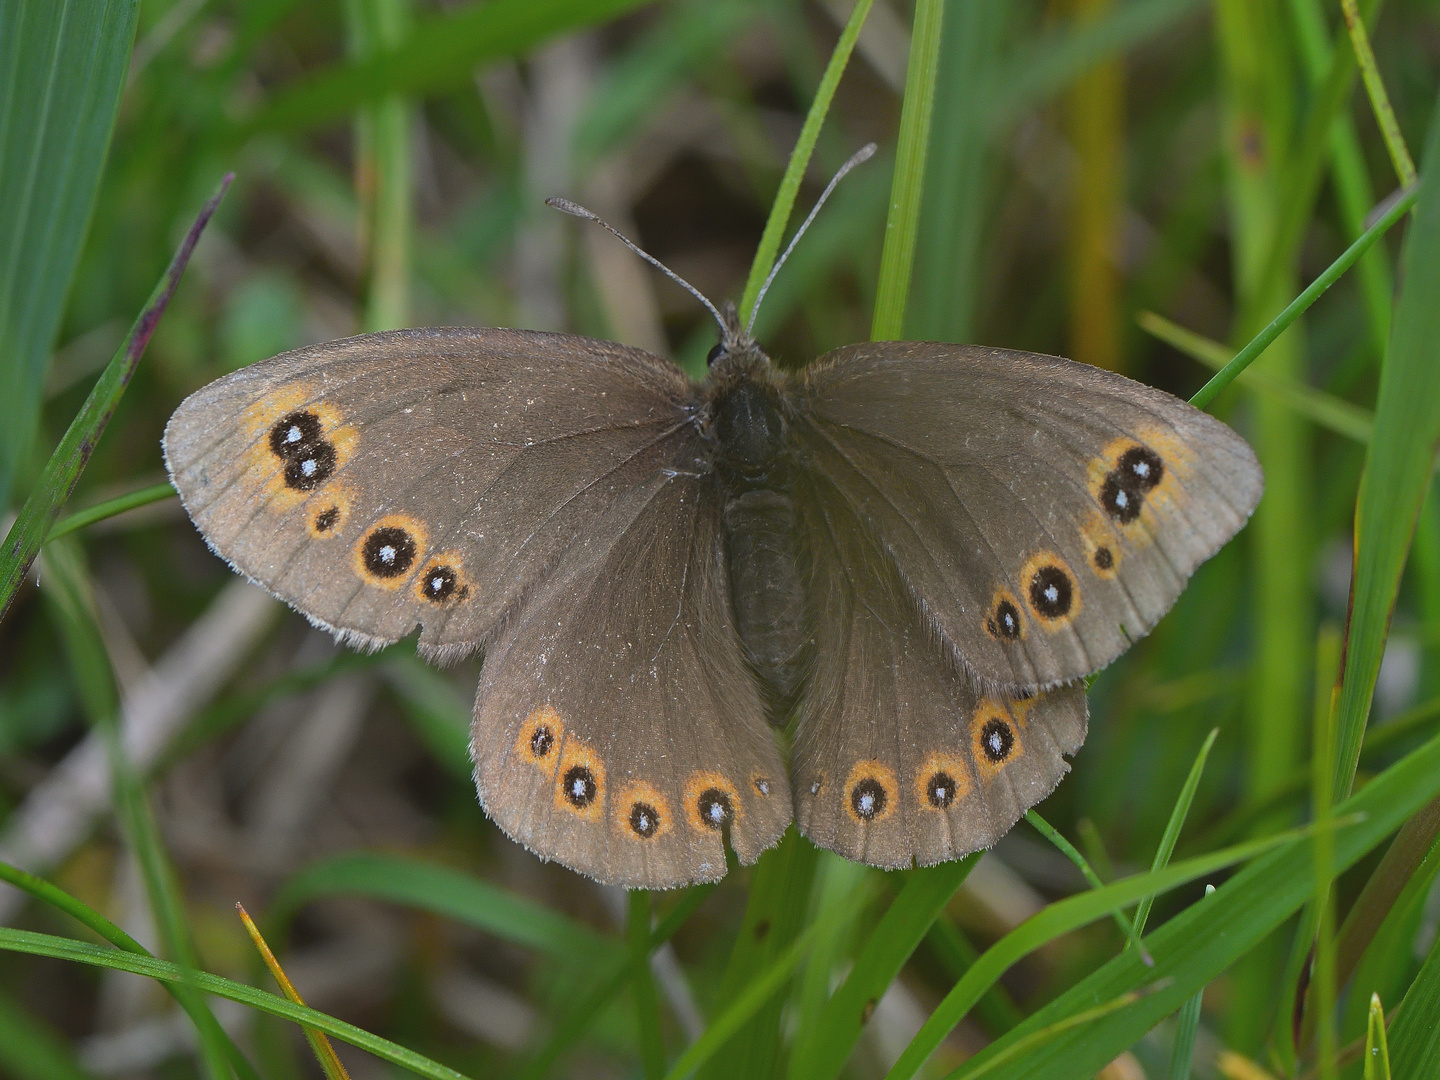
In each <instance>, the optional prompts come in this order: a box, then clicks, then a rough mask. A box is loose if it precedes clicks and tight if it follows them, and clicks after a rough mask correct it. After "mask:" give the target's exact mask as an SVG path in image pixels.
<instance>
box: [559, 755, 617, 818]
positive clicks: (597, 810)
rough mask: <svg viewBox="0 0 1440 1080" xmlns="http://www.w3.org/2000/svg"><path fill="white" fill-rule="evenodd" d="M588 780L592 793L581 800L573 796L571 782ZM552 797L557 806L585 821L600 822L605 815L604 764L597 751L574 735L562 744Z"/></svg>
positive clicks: (572, 783) (573, 783)
mask: <svg viewBox="0 0 1440 1080" xmlns="http://www.w3.org/2000/svg"><path fill="white" fill-rule="evenodd" d="M572 774H573V775H572ZM587 779H588V781H589V785H591V786H593V794H591V795H590V796H589V798H588V800H587V801H581V800H579V799H577V798H576V797H575V795H574V790H575V789H574V785H575V784H576V783H577V781H583V780H587ZM567 785H569V786H568V787H567ZM567 792H569V793H568V794H567ZM554 799H555V805H556V807H557V808H559V809H561V810H564V811H566V812H567V813H571V814H574V815H575V816H576V817H578V818H580V819H582V820H584V821H600V820H601V819H602V818H603V817H604V815H605V763H604V762H603V761H601V760H600V755H599V754H597V753H596V752H595V751H594V750H593V749H591V748H590V747H588V746H586V745H585V744H584V743H582V742H580V741H578V740H577V739H575V738H574V737H573V736H572V737H570V738H567V739H566V740H565V741H564V742H563V743H562V744H561V750H560V765H559V767H558V768H557V769H556V770H555V795H554Z"/></svg>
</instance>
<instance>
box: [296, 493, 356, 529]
mask: <svg viewBox="0 0 1440 1080" xmlns="http://www.w3.org/2000/svg"><path fill="white" fill-rule="evenodd" d="M311 494H314V495H323V496H324V497H323V498H321V499H317V500H316V502H315V504H314V505H313V506H309V507H306V509H305V531H306V532H308V533H309V534H310V537H311V539H313V540H334V539H335V537H337V536H339V535H340V532H341V530H342V529H344V528H345V526H346V524H347V523H348V522H349V521H350V505H351V498H350V489H349V488H347V487H346V486H345V485H344V484H326V485H325V486H324V487H322V488H319V489H317V490H316V491H314V492H311ZM322 521H323V523H324V528H321V523H322Z"/></svg>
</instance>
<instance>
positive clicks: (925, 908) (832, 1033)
mask: <svg viewBox="0 0 1440 1080" xmlns="http://www.w3.org/2000/svg"><path fill="white" fill-rule="evenodd" d="M979 861H980V854H979V853H978V852H977V853H976V854H973V855H967V856H966V857H965V858H963V859H957V860H955V861H953V862H948V863H941V864H940V865H938V866H929V867H925V868H923V869H919V870H912V871H911V872H910V877H909V880H908V881H906V882H905V887H904V888H903V889H901V890H900V893H899V894H898V895H897V896H896V897H895V899H894V901H892V902H891V904H890V907H889V908H888V909H887V910H886V912H885V914H884V916H883V917H882V918H881V919H880V922H879V923H878V924H877V925H876V927H875V929H874V930H873V931H872V932H871V933H870V935H869V937H868V938H866V939H865V942H864V944H863V945H862V946H861V948H860V952H859V955H857V956H856V957H855V966H854V967H852V968H851V969H850V974H849V975H848V976H846V978H845V981H844V982H843V983H841V984H840V987H839V989H837V990H836V991H835V993H834V994H832V995H831V996H830V1000H829V1001H828V1002H827V1003H826V1005H825V1009H824V1011H823V1012H822V1013H821V1015H820V1019H819V1021H818V1022H817V1023H816V1024H815V1025H814V1026H813V1027H812V1028H810V1029H809V1030H808V1031H807V1030H805V1029H801V1030H800V1031H799V1032H798V1033H797V1045H796V1047H795V1050H794V1058H793V1059H792V1062H791V1071H790V1074H791V1076H793V1077H797V1078H798V1077H806V1078H807V1080H809V1078H815V1080H830V1078H832V1077H837V1076H839V1075H840V1071H841V1069H843V1068H844V1066H845V1062H846V1060H847V1059H848V1058H849V1057H850V1053H851V1051H852V1050H853V1049H854V1047H855V1043H856V1042H857V1041H858V1040H859V1038H860V1032H861V1031H862V1030H863V1029H864V1026H865V1022H866V1021H867V1020H868V1019H869V1018H870V1014H871V1013H872V1012H873V1011H874V1009H875V1005H876V1003H877V1002H878V1001H879V1000H880V998H881V996H882V995H883V994H884V993H885V990H886V988H887V987H888V986H889V985H890V983H891V982H892V981H894V979H895V976H896V975H898V974H899V973H900V969H901V968H902V967H903V966H904V965H905V961H907V960H908V959H909V958H910V955H911V954H912V953H913V952H914V951H915V949H916V947H917V946H919V944H920V942H921V941H922V940H923V939H924V937H925V935H926V933H928V932H929V930H930V925H931V923H933V922H934V921H935V919H936V918H937V917H938V916H939V914H940V913H941V912H942V911H944V910H945V905H946V904H948V903H949V902H950V898H951V897H953V896H954V895H955V891H956V890H957V889H959V888H960V886H961V885H962V884H964V881H965V878H966V877H967V876H969V873H970V871H971V869H972V868H973V867H974V866H975V864H976V863H977V862H979Z"/></svg>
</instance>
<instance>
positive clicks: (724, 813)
mask: <svg viewBox="0 0 1440 1080" xmlns="http://www.w3.org/2000/svg"><path fill="white" fill-rule="evenodd" d="M695 808H696V809H697V810H698V811H699V812H700V821H701V823H702V824H703V825H704V826H705V827H706V828H707V829H718V828H720V826H722V825H724V824H725V823H726V822H727V821H729V820H730V817H731V815H732V814H733V813H734V812H735V811H734V808H733V807H732V806H731V805H730V796H729V795H727V794H725V792H723V791H721V790H720V789H719V788H706V789H705V790H704V791H702V792H701V793H700V798H698V799H696V800H695Z"/></svg>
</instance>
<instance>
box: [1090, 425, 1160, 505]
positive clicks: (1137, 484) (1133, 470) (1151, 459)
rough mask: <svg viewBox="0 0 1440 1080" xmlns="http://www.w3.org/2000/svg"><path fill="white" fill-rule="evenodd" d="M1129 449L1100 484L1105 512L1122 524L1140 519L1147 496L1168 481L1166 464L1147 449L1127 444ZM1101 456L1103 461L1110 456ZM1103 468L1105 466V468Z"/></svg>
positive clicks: (1112, 451)
mask: <svg viewBox="0 0 1440 1080" xmlns="http://www.w3.org/2000/svg"><path fill="white" fill-rule="evenodd" d="M1122 445H1125V446H1126V448H1125V449H1124V450H1121V451H1120V453H1119V454H1118V456H1116V457H1115V459H1114V460H1115V464H1114V466H1113V467H1112V468H1110V469H1109V470H1108V471H1106V472H1105V474H1104V477H1103V478H1102V479H1101V481H1100V486H1099V491H1098V496H1099V499H1100V505H1101V506H1102V507H1104V509H1105V513H1107V514H1109V515H1110V517H1112V518H1113V519H1114V520H1116V521H1118V522H1119V523H1120V524H1122V525H1128V524H1130V523H1131V522H1132V521H1134V520H1135V519H1136V518H1138V517H1139V516H1140V511H1141V510H1142V509H1143V508H1144V506H1145V497H1146V495H1148V494H1149V493H1150V492H1152V491H1154V490H1155V488H1157V487H1158V486H1159V485H1160V482H1161V481H1162V480H1164V479H1165V462H1164V461H1163V460H1162V459H1161V457H1160V455H1159V454H1157V453H1156V452H1155V451H1154V450H1152V449H1151V448H1150V447H1148V446H1144V445H1141V444H1139V443H1135V442H1128V445H1126V444H1124V443H1122ZM1113 446H1114V444H1111V447H1107V448H1106V449H1107V454H1106V455H1102V460H1103V458H1104V457H1107V456H1108V455H1109V454H1110V453H1114V449H1112V447H1113ZM1102 467H1103V466H1102Z"/></svg>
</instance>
